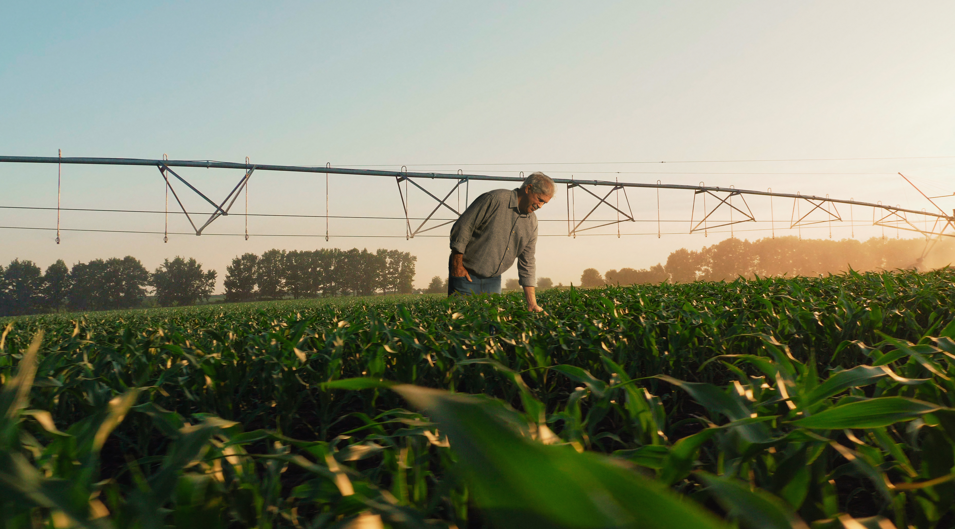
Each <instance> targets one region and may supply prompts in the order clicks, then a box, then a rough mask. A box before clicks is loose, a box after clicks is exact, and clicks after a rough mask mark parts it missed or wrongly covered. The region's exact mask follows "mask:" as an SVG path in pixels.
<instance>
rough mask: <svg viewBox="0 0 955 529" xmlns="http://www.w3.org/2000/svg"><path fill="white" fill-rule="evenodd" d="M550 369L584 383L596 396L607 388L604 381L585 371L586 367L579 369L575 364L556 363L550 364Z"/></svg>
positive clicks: (600, 394)
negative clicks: (555, 364)
mask: <svg viewBox="0 0 955 529" xmlns="http://www.w3.org/2000/svg"><path fill="white" fill-rule="evenodd" d="M550 369H552V370H554V371H557V372H558V373H561V374H563V375H566V376H567V377H568V378H570V379H571V380H573V381H576V382H580V383H581V384H585V385H586V386H587V387H588V388H589V389H590V391H591V392H593V394H594V395H595V396H596V397H598V398H599V397H602V396H603V394H604V391H606V389H607V384H606V383H604V382H603V381H602V380H598V379H597V378H596V377H594V376H593V375H591V374H590V371H587V370H586V369H581V368H579V367H577V366H570V365H557V366H552V367H551V368H550Z"/></svg>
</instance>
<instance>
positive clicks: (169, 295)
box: [150, 256, 216, 307]
mask: <svg viewBox="0 0 955 529" xmlns="http://www.w3.org/2000/svg"><path fill="white" fill-rule="evenodd" d="M150 282H151V283H152V285H153V287H154V288H155V289H156V300H157V301H158V302H159V304H160V305H161V306H163V307H170V306H179V307H181V306H185V305H193V304H195V303H196V301H198V300H200V299H207V298H208V297H209V296H210V295H212V291H213V289H214V288H215V285H216V271H215V270H209V271H208V272H203V271H202V265H201V264H199V263H198V262H196V260H195V259H193V258H191V257H190V258H189V260H188V261H186V260H185V259H183V258H182V257H179V256H176V258H175V259H173V260H172V261H170V260H169V259H166V260H165V261H163V264H162V265H160V266H159V268H157V269H156V271H155V272H153V273H152V276H151V277H150Z"/></svg>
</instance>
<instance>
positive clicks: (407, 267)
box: [391, 252, 418, 294]
mask: <svg viewBox="0 0 955 529" xmlns="http://www.w3.org/2000/svg"><path fill="white" fill-rule="evenodd" d="M417 261H418V258H417V257H416V256H414V255H411V254H410V253H408V252H400V253H399V258H398V262H399V265H398V266H397V271H396V272H395V268H392V269H391V270H392V273H395V274H396V276H397V280H396V281H395V283H396V284H397V288H398V293H399V294H410V293H412V292H413V291H414V276H415V262H417Z"/></svg>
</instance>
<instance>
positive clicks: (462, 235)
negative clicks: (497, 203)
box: [451, 193, 492, 254]
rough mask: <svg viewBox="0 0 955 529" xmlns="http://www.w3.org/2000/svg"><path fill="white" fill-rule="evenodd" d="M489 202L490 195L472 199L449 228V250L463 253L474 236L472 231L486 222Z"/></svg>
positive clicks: (485, 194)
mask: <svg viewBox="0 0 955 529" xmlns="http://www.w3.org/2000/svg"><path fill="white" fill-rule="evenodd" d="M491 202H492V200H491V196H490V193H484V194H483V195H481V196H479V197H477V198H476V199H474V202H472V203H471V205H470V206H468V208H467V209H466V210H464V213H462V214H461V216H460V217H458V220H456V221H455V222H454V226H452V227H451V250H453V251H454V252H457V253H460V254H463V253H464V250H466V249H467V247H468V243H469V242H471V237H473V236H474V231H475V230H476V229H477V228H478V227H479V226H481V225H483V224H484V223H485V222H486V219H487V215H488V210H489V209H490V207H491Z"/></svg>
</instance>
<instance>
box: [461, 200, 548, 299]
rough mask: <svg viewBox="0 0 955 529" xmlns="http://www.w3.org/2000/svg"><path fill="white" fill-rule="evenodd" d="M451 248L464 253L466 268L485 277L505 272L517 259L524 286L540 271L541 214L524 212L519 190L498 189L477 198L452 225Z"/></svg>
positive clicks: (518, 273) (527, 285) (530, 285)
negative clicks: (537, 257)
mask: <svg viewBox="0 0 955 529" xmlns="http://www.w3.org/2000/svg"><path fill="white" fill-rule="evenodd" d="M451 249H452V250H453V251H455V252H457V253H462V254H464V268H466V269H467V270H468V272H472V273H475V274H477V275H479V276H482V277H494V276H499V275H501V274H502V273H503V272H504V271H505V270H507V269H508V268H510V267H511V265H513V264H514V259H517V275H518V277H519V280H520V284H521V286H524V287H532V286H534V284H535V283H534V281H535V275H536V273H537V270H536V264H535V261H534V251H535V250H536V249H537V216H536V215H534V212H530V213H528V214H527V215H522V214H521V212H520V210H519V209H518V198H517V190H516V189H513V190H507V189H498V190H495V191H488V192H487V193H484V194H483V195H481V196H479V197H477V199H475V200H474V202H472V203H471V205H470V206H468V209H466V210H465V211H464V213H462V214H461V216H460V217H459V218H458V220H457V221H456V222H455V223H454V226H453V227H452V228H451Z"/></svg>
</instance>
